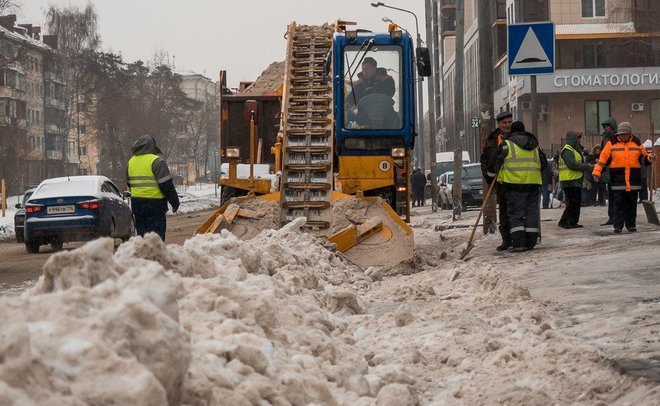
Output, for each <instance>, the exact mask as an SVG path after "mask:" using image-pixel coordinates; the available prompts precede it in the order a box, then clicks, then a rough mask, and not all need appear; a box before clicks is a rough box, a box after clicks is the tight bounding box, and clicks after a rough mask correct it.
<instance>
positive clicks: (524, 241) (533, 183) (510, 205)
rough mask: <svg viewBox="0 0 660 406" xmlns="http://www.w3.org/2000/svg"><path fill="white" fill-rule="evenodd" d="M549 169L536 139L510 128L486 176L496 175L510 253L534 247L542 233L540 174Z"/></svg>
mask: <svg viewBox="0 0 660 406" xmlns="http://www.w3.org/2000/svg"><path fill="white" fill-rule="evenodd" d="M546 165H548V161H547V158H546V156H545V154H544V153H543V151H541V148H540V147H539V143H538V140H537V139H536V136H535V135H534V134H532V133H529V132H527V131H525V125H524V124H523V123H522V122H520V121H516V122H514V123H513V124H511V135H510V136H509V137H508V138H507V139H506V140H505V141H504V142H503V143H502V144H501V145H500V146H499V147H498V149H497V154H496V158H495V162H494V164H493V166H492V167H490V168H488V174H489V175H491V174H492V176H493V177H494V176H495V174H497V182H499V184H498V187H501V188H502V189H503V191H504V194H505V196H506V200H507V214H508V217H509V227H510V228H509V235H510V236H511V237H510V238H511V247H509V249H508V250H509V251H511V252H524V251H527V250H531V249H533V248H534V247H535V246H536V241H537V240H538V237H539V233H540V231H541V229H540V225H541V207H540V205H539V197H540V193H541V184H542V177H541V173H542V172H543V169H545V167H546Z"/></svg>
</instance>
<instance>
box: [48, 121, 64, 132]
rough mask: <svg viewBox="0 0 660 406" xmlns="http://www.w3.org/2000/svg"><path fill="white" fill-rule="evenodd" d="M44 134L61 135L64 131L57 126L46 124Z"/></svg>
mask: <svg viewBox="0 0 660 406" xmlns="http://www.w3.org/2000/svg"><path fill="white" fill-rule="evenodd" d="M46 132H47V133H49V134H57V135H63V134H64V129H63V128H61V127H60V126H59V125H57V124H50V123H49V124H46Z"/></svg>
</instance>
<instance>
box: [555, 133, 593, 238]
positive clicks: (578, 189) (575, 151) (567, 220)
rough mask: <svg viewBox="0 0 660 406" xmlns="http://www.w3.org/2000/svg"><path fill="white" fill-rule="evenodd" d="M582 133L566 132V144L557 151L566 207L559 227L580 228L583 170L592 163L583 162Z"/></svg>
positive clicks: (589, 168) (590, 167)
mask: <svg viewBox="0 0 660 406" xmlns="http://www.w3.org/2000/svg"><path fill="white" fill-rule="evenodd" d="M581 139H582V135H581V134H578V133H577V132H575V131H569V132H567V133H566V145H564V147H563V148H562V149H561V152H560V153H559V156H558V159H559V162H558V165H559V181H560V182H561V188H562V190H563V191H564V196H566V208H565V209H564V213H563V214H562V215H561V219H559V223H558V224H557V225H558V226H559V227H561V228H566V229H569V228H582V225H581V224H579V221H580V208H581V207H582V183H583V182H584V172H586V171H591V170H592V169H593V167H594V166H593V165H589V164H586V163H584V156H583V155H582V146H581V145H580V140H581Z"/></svg>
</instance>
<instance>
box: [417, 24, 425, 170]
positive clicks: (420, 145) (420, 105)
mask: <svg viewBox="0 0 660 406" xmlns="http://www.w3.org/2000/svg"><path fill="white" fill-rule="evenodd" d="M415 21H416V20H415ZM421 47H422V37H421V36H420V35H419V28H417V49H420V48H421ZM423 80H424V78H423V77H421V76H419V75H417V123H418V124H417V137H418V139H417V141H418V142H417V145H415V149H417V151H419V152H418V153H417V166H418V167H420V168H424V167H425V166H424V161H425V159H424V155H425V153H424V127H425V126H424V88H423V87H422V86H423V85H422V81H423Z"/></svg>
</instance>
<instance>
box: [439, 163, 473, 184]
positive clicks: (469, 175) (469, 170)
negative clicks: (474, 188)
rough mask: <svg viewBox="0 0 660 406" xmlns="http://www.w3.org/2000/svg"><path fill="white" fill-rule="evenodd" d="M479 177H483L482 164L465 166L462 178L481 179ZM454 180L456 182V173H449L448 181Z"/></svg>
mask: <svg viewBox="0 0 660 406" xmlns="http://www.w3.org/2000/svg"><path fill="white" fill-rule="evenodd" d="M479 178H481V166H478V165H475V166H467V167H465V166H464V167H463V176H461V179H479ZM453 182H454V174H453V173H448V174H447V183H448V184H449V183H453Z"/></svg>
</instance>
